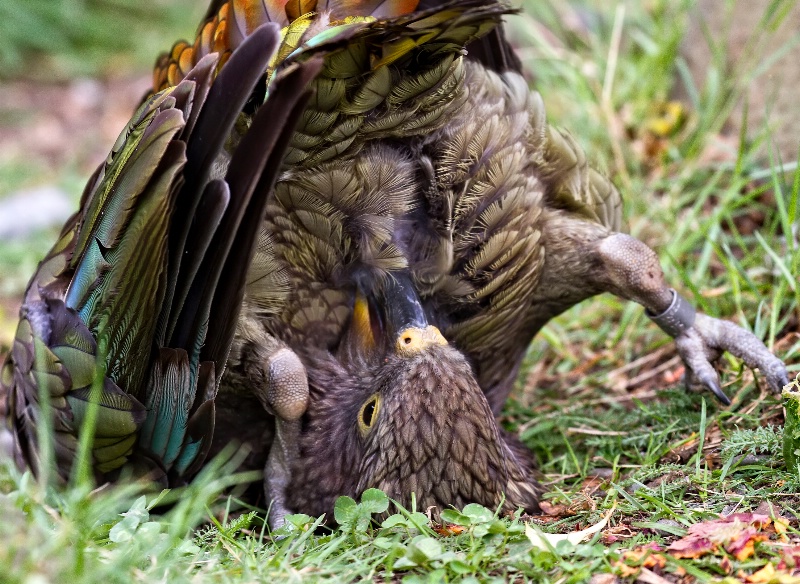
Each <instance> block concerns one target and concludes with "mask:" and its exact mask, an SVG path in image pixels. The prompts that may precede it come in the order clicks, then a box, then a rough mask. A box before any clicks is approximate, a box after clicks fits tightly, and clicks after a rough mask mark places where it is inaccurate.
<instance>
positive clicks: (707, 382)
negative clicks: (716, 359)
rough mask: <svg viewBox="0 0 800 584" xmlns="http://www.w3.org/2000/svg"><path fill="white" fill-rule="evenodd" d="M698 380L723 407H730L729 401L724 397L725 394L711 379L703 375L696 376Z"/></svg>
mask: <svg viewBox="0 0 800 584" xmlns="http://www.w3.org/2000/svg"><path fill="white" fill-rule="evenodd" d="M698 379H700V382H701V383H702V384H703V385H705V386H706V387H707V388H708V389H710V390H711V392H712V393H713V394H714V395H715V396H716V397H717V399H718V400H719V401H721V402H722V403H723V405H726V406H729V405H731V400H730V398H728V396H727V395H725V392H723V391H722V388H721V387H720V386H719V383H717V381H716V380H715V379H711V378H710V377H708V376H705V375H698Z"/></svg>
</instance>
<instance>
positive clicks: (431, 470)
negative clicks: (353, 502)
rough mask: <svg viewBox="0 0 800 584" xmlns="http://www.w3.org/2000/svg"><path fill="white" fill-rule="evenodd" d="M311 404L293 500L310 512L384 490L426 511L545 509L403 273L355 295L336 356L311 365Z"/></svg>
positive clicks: (462, 363) (528, 473)
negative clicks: (473, 507) (450, 508)
mask: <svg viewBox="0 0 800 584" xmlns="http://www.w3.org/2000/svg"><path fill="white" fill-rule="evenodd" d="M308 372H309V382H310V385H311V387H312V398H311V403H310V405H309V409H308V411H307V414H306V417H305V419H304V425H303V432H302V438H301V444H300V450H301V456H300V461H299V464H298V465H297V468H295V469H294V472H293V478H292V483H291V486H290V488H289V490H288V492H287V497H288V500H289V503H290V506H291V507H293V508H295V509H297V510H298V511H303V512H306V513H316V514H320V513H324V512H328V513H330V511H331V510H332V509H333V504H334V502H335V500H336V497H337V496H339V495H350V496H352V497H358V496H359V495H360V494H361V493H362V492H363V491H364V490H366V489H368V488H372V487H374V488H378V489H381V490H382V491H384V492H385V493H386V494H387V495H388V496H389V497H391V498H392V499H394V500H396V501H398V502H400V503H401V504H403V505H405V506H408V505H410V503H411V497H412V493H413V494H414V495H415V496H416V501H417V505H418V507H419V508H422V509H426V508H428V507H430V506H435V507H437V508H438V509H443V508H446V507H448V506H450V505H454V506H456V507H459V508H460V507H462V506H463V505H465V504H467V503H473V502H474V503H480V504H482V505H484V506H487V507H489V508H498V507H500V506H501V504H502V508H503V510H504V511H511V510H515V509H517V508H518V507H522V508H524V509H525V510H527V511H533V510H536V509H538V502H537V501H538V495H539V493H540V490H539V489H540V488H539V485H538V483H537V482H536V480H535V479H534V477H533V470H532V468H531V463H530V461H529V460H526V459H524V458H523V457H522V456H520V455H519V452H518V451H515V450H514V449H513V448H512V447H510V446H509V445H508V444H507V442H506V437H505V436H504V434H503V432H502V431H501V430H500V428H499V427H498V425H497V421H496V420H495V417H494V415H493V414H492V411H491V409H490V408H489V404H488V402H487V401H486V398H485V396H484V394H483V392H482V391H481V388H480V387H479V385H478V383H477V381H476V379H475V375H474V372H473V371H472V367H471V366H470V364H469V362H468V361H467V359H466V358H465V357H464V355H463V354H462V353H460V352H459V351H458V350H457V349H456V348H455V347H453V346H452V345H450V344H448V342H447V341H446V339H445V338H444V336H442V334H441V332H440V331H439V329H437V328H436V327H435V326H434V325H432V324H430V323H429V322H428V321H427V318H426V314H425V311H424V309H423V307H422V304H421V302H420V300H419V298H418V297H417V294H416V292H415V290H414V288H413V286H412V284H411V282H410V280H409V279H408V278H407V277H403V276H395V277H392V278H390V279H387V280H386V281H385V282H383V283H382V284H381V285H380V289H379V290H378V291H376V292H373V293H371V294H363V293H361V292H359V293H358V294H357V295H356V300H355V307H354V310H353V317H352V320H351V323H350V326H349V329H348V331H347V332H346V334H345V335H344V337H343V341H342V345H341V346H340V347H339V350H338V352H337V353H336V354H335V355H334V354H331V353H326V354H319V355H316V356H315V357H314V362H313V363H312V364H311V365H310V366H309V367H308Z"/></svg>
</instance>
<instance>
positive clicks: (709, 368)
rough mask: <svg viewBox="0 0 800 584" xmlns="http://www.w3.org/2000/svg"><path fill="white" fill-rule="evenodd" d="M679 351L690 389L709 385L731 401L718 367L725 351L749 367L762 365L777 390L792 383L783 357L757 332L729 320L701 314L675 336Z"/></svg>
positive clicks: (768, 381)
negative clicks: (767, 345)
mask: <svg viewBox="0 0 800 584" xmlns="http://www.w3.org/2000/svg"><path fill="white" fill-rule="evenodd" d="M675 344H676V345H677V347H678V353H679V354H680V356H681V359H683V362H684V364H685V365H686V377H685V383H686V386H687V387H689V388H690V389H708V390H710V391H711V392H712V393H713V394H714V395H715V396H717V398H718V399H719V400H720V401H721V402H722V403H724V404H725V405H729V404H730V403H731V401H730V399H728V397H727V396H726V395H725V394H724V393H723V391H722V387H721V385H720V379H719V374H718V373H717V371H716V369H714V365H713V363H714V362H716V361H717V360H718V359H719V357H720V356H721V355H722V353H723V352H725V351H727V352H729V353H731V354H732V355H734V356H735V357H738V358H739V359H741V360H742V361H744V362H745V364H746V365H747V366H748V367H751V368H753V369H759V370H760V371H761V373H762V374H763V375H764V376H765V377H766V379H767V385H768V386H769V388H770V389H771V390H772V391H774V392H780V391H781V389H782V388H783V386H784V385H786V384H788V383H789V375H788V373H787V371H786V366H785V365H784V364H783V361H781V360H780V359H778V358H777V357H776V356H775V355H773V354H772V353H770V351H769V350H768V349H767V348H766V347H765V346H764V343H762V342H761V340H759V338H758V337H756V336H755V335H754V334H753V333H750V332H748V331H746V330H744V329H743V328H741V327H739V326H737V325H735V324H733V323H732V322H728V321H725V320H719V319H717V318H712V317H710V316H706V315H704V314H697V315H696V316H695V318H694V322H693V324H692V325H691V326H690V327H688V328H686V330H684V331H683V332H682V333H680V334H678V335H677V336H676V337H675Z"/></svg>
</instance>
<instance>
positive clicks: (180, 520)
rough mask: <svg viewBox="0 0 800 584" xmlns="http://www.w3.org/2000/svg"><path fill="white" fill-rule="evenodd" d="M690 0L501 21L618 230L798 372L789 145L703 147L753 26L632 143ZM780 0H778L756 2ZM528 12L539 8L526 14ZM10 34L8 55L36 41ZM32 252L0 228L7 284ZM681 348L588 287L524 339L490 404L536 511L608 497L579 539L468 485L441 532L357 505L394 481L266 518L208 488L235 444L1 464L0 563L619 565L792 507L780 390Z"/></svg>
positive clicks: (538, 5)
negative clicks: (195, 471)
mask: <svg viewBox="0 0 800 584" xmlns="http://www.w3.org/2000/svg"><path fill="white" fill-rule="evenodd" d="M120 1H121V0H120ZM689 5H690V3H688V2H666V1H651V2H645V3H627V4H620V6H624V8H617V9H616V10H615V9H613V8H600V7H603V6H606V3H601V2H599V1H597V2H590V1H588V0H587V1H585V2H580V1H576V2H571V3H570V4H569V5H567V4H565V3H562V2H555V1H554V0H552V1H540V0H536V1H534V0H528V1H526V2H525V4H524V9H525V10H524V15H523V16H520V17H517V18H516V20H515V21H513V22H512V24H511V25H510V29H511V32H512V34H513V36H514V38H515V39H517V42H518V43H519V44H520V45H521V46H522V51H521V54H522V56H523V58H524V61H525V63H526V66H527V67H528V69H529V71H530V73H531V74H532V77H533V78H534V80H535V83H534V85H535V87H536V88H537V89H538V90H539V91H540V92H541V93H542V94H543V96H544V99H545V104H547V106H548V112H549V116H550V119H551V121H553V122H554V123H556V124H557V125H559V126H561V127H565V128H567V129H570V130H571V131H572V133H573V134H574V135H575V136H576V137H577V139H578V140H579V141H580V142H581V143H582V144H584V146H585V147H586V149H587V151H588V152H589V155H590V158H591V159H592V160H593V161H594V162H595V163H596V164H597V165H598V166H599V167H601V168H603V169H605V170H606V171H607V172H609V173H610V174H611V175H612V176H613V177H614V179H615V181H616V182H617V184H618V185H619V186H620V187H621V189H622V190H623V193H624V195H625V198H626V212H627V217H628V221H629V225H630V231H631V233H632V234H633V235H635V236H636V237H638V238H640V239H642V240H643V241H645V242H646V243H648V244H649V245H651V246H653V247H654V248H655V249H657V250H658V252H659V254H660V257H661V259H662V265H663V266H664V269H665V273H666V275H667V278H668V280H669V281H670V282H672V283H673V285H674V286H675V287H676V288H678V289H680V290H682V291H683V292H684V293H685V295H686V296H688V297H690V298H692V299H693V300H694V301H695V302H696V303H697V305H698V307H699V308H700V309H701V310H703V311H704V312H706V313H708V314H710V315H712V316H719V317H724V318H729V319H732V320H733V321H735V322H737V323H738V324H740V325H741V326H744V327H745V328H747V329H750V330H752V331H753V332H755V333H756V334H757V335H759V336H760V337H761V338H763V339H765V342H766V343H767V344H768V345H769V346H770V347H772V348H773V349H774V350H775V351H776V352H777V353H778V354H779V355H780V356H781V357H782V358H784V359H785V361H786V362H787V363H788V364H790V370H791V371H792V372H793V373H792V374H794V373H796V372H797V371H798V369H799V367H798V362H800V336H798V335H797V332H798V320H799V319H800V289H798V288H800V287H798V284H797V274H798V273H800V249H798V242H797V230H798V224H800V221H799V219H798V198H800V171H797V170H795V169H796V168H797V165H796V164H793V162H792V161H790V162H789V163H788V164H785V165H784V168H781V167H780V166H779V165H778V164H777V163H775V161H776V160H777V158H778V157H777V154H776V153H775V152H772V151H771V150H770V149H769V148H768V147H764V146H765V145H768V142H769V137H768V136H766V137H764V138H763V139H761V140H756V141H754V142H749V141H748V140H747V139H745V138H744V137H740V139H739V142H738V145H737V147H736V148H735V150H734V151H733V152H732V153H731V155H730V156H729V157H728V158H727V159H725V160H724V161H722V162H708V157H707V156H705V155H704V153H705V152H706V149H707V148H708V145H709V143H710V142H711V141H713V140H714V139H715V138H716V136H717V135H718V133H719V131H720V128H721V125H722V123H723V121H724V119H725V116H726V115H727V114H728V113H729V112H730V111H731V107H732V104H733V102H734V100H735V98H736V97H737V96H738V95H739V94H740V92H741V90H742V87H743V86H744V85H745V84H746V83H749V82H752V81H755V82H758V78H757V74H758V73H759V70H758V64H759V63H760V59H761V58H763V57H764V55H759V54H758V51H759V50H760V47H762V44H761V43H762V41H761V40H759V39H758V38H757V39H756V40H754V41H753V48H752V51H751V56H752V59H751V60H750V61H748V62H746V63H743V64H741V65H740V70H738V71H736V72H735V74H726V73H725V72H724V71H723V68H722V65H721V57H722V54H721V50H720V49H719V47H715V51H714V54H715V56H716V58H715V59H714V60H712V68H711V69H710V70H709V72H708V79H709V80H710V81H711V82H710V84H708V85H707V86H706V87H705V88H704V89H702V90H701V89H697V88H692V89H691V90H690V91H689V94H690V99H691V104H690V105H689V107H688V108H687V110H686V115H685V120H684V121H683V123H682V124H676V125H675V127H674V129H673V130H672V131H671V132H670V133H668V135H666V136H664V137H663V138H661V142H660V145H659V148H657V149H656V151H655V152H654V153H653V152H649V153H648V152H646V151H645V150H644V149H643V148H642V146H643V144H644V143H645V142H646V141H647V140H648V139H650V138H652V136H649V135H648V131H649V130H648V128H650V127H651V126H652V123H653V120H654V119H655V120H657V119H658V118H659V116H660V115H661V114H660V113H659V112H660V111H661V110H662V109H663V106H664V104H665V103H666V102H667V101H668V100H669V96H670V95H671V91H672V90H673V88H674V85H675V84H676V82H677V80H678V79H679V78H684V79H686V78H687V73H686V68H685V65H684V64H683V63H682V62H681V61H680V59H678V58H677V57H676V55H677V49H678V44H679V42H680V38H681V34H682V31H683V29H684V25H685V23H686V21H687V18H688V11H689V10H690V6H689ZM787 5H788V3H781V2H776V3H773V11H772V12H771V13H770V14H768V15H765V18H764V21H765V22H766V21H772V20H775V19H776V18H779V17H780V16H781V15H782V14H785V13H784V12H783V11H782V10H783V7H785V6H787ZM568 6H572V7H577V8H576V9H579V10H580V12H579V14H580V15H581V16H582V18H583V23H584V24H583V25H581V26H577V27H576V26H573V25H568V24H564V23H574V22H576V21H575V19H574V18H573V19H570V18H569V17H570V16H571V15H573V16H574V14H573V12H572V10H573V8H568ZM756 17H757V15H756ZM193 18H194V17H193ZM191 23H192V27H190V28H189V30H191V29H192V28H193V26H194V24H193V23H194V20H192V21H191ZM543 27H546V28H547V29H548V30H549V31H550V32H549V33H548V34H541V32H542V30H543ZM763 29H764V31H765V32H763V35H767V34H769V30H770V27H769V26H765V27H763ZM760 34H761V33H760ZM168 44H169V41H167V42H161V43H158V44H157V45H156V46H157V47H158V50H160V49H162V48H164V47H166V46H167V45H168ZM98 46H99V45H98ZM33 48H36V47H33ZM12 49H14V50H18V51H19V54H20V55H21V57H20V58H22V59H25V58H27V57H26V56H27V55H29V54H30V49H31V47H30V46H28V45H25V44H24V43H21V44H20V43H18V44H16V45H15V46H14V47H12ZM37 50H38V49H37ZM98 50H99V49H98ZM70 51H72V49H70V50H69V51H67V52H68V53H69V52H70ZM155 52H157V49H153V53H155ZM73 56H74V54H73ZM54 58H56V57H54ZM93 66H94V67H96V68H95V69H94V70H93V71H94V72H95V73H102V72H103V67H102V66H95V65H93ZM765 154H766V156H767V159H766V160H765V158H764V156H765ZM41 253H42V249H40V248H36V249H33V250H26V249H23V248H15V247H14V246H13V244H6V243H3V245H2V246H0V269H2V270H3V273H4V275H3V283H4V285H5V283H6V282H12V281H14V279H17V280H19V279H21V280H25V279H27V277H28V276H29V274H30V271H31V266H32V262H35V261H36V260H35V259H31V258H38V257H40V255H41ZM675 355H676V353H675V350H674V348H673V346H672V344H671V342H670V341H669V339H667V338H665V336H664V335H663V333H661V332H660V331H659V330H658V329H657V328H656V327H654V326H653V325H652V324H651V323H650V322H649V321H648V319H647V318H646V316H645V315H644V313H643V311H642V309H641V308H640V307H638V306H635V305H630V304H628V303H624V302H622V301H620V300H618V299H616V298H613V297H605V296H604V297H601V298H598V299H595V300H593V301H591V302H589V303H586V304H584V305H581V306H579V307H576V308H574V309H572V310H570V311H568V312H567V313H566V314H564V315H562V316H561V317H559V318H558V319H556V320H555V321H553V322H551V323H550V324H548V326H547V327H546V328H545V330H544V331H543V332H542V334H541V335H540V336H539V337H538V338H537V339H536V340H535V341H534V343H533V344H532V345H531V348H530V351H529V354H528V356H527V359H526V364H525V367H524V368H523V372H522V374H521V375H520V380H519V384H518V388H517V391H516V392H515V394H514V396H513V398H512V400H511V401H510V402H509V404H508V405H507V407H506V410H505V413H504V418H503V421H504V423H505V424H506V425H507V427H508V428H510V429H512V430H513V431H516V432H518V434H519V435H520V436H521V438H522V439H523V441H525V443H526V444H527V445H528V446H529V447H530V448H531V449H532V450H533V452H534V453H535V454H536V456H537V459H538V460H539V461H540V468H541V470H542V472H543V473H544V482H545V484H546V486H547V491H548V493H547V495H546V496H545V501H546V502H547V503H548V504H550V505H552V506H556V507H557V506H563V507H561V508H562V509H566V511H562V512H560V513H558V514H556V515H554V516H553V518H552V519H553V520H552V522H550V523H549V524H547V525H546V526H544V527H542V529H544V530H545V531H552V532H565V531H570V530H574V529H580V528H584V527H586V526H587V525H588V524H593V523H595V522H597V521H599V520H600V518H601V517H602V516H603V515H604V513H606V512H607V511H608V510H609V509H611V508H612V506H614V505H616V508H615V511H614V514H613V516H612V518H611V521H610V524H609V527H608V528H607V529H606V532H605V534H604V535H603V536H602V537H595V538H594V539H592V540H591V541H590V542H588V543H584V544H580V545H577V546H570V545H567V544H559V546H557V547H556V548H555V549H552V550H546V551H542V550H538V549H535V548H534V547H533V546H532V544H531V543H530V541H529V540H528V538H527V537H526V536H525V525H524V522H523V521H522V519H520V518H511V519H510V518H498V517H496V514H495V513H494V512H493V510H486V509H483V508H479V507H477V506H469V507H468V508H466V509H463V510H458V511H459V513H457V512H455V511H453V510H451V511H448V512H447V514H446V515H445V519H446V520H447V521H448V522H449V523H452V524H456V525H457V526H458V527H457V528H456V527H454V528H451V532H457V531H460V533H458V534H453V535H449V536H444V535H441V534H440V533H438V532H436V531H434V530H433V529H432V526H431V524H430V522H429V521H428V519H427V517H426V516H425V515H424V513H422V512H424V511H425V510H424V509H422V510H417V509H410V510H405V509H398V508H396V507H391V511H390V512H391V513H394V514H393V515H391V516H390V517H389V519H387V520H386V521H385V522H383V524H382V525H370V523H369V522H368V521H367V518H368V517H369V516H370V514H371V513H372V512H379V511H381V510H383V509H385V508H386V506H390V505H392V504H391V503H390V502H388V501H386V500H385V499H384V498H382V497H381V496H380V495H379V494H376V493H370V494H369V495H368V496H367V497H366V498H365V499H364V500H362V501H361V503H359V504H356V503H355V502H354V501H348V500H343V501H340V503H339V504H337V513H336V515H337V519H338V520H339V521H340V523H342V527H340V528H336V529H333V530H331V529H327V528H322V527H319V525H320V522H319V520H318V519H317V518H310V517H305V516H294V517H293V518H292V520H291V521H290V524H289V526H288V527H286V528H283V529H282V530H281V531H280V532H279V533H270V532H269V530H267V529H266V528H265V527H264V526H263V521H262V518H263V511H259V510H252V509H250V508H248V507H247V506H245V505H243V504H242V503H241V502H239V501H238V500H237V499H236V497H235V495H234V496H230V497H226V496H220V493H222V492H223V491H224V490H225V489H227V488H230V486H231V485H232V484H234V483H236V482H238V481H241V480H244V478H246V477H242V476H237V475H236V474H235V463H236V457H235V456H232V457H231V458H229V459H225V460H218V461H215V462H214V463H213V465H211V466H209V467H208V468H207V470H206V471H205V472H204V473H203V474H202V475H201V476H200V477H198V479H197V480H196V481H194V482H193V483H192V485H190V486H189V487H187V488H185V489H184V490H180V491H172V492H169V493H163V494H159V493H154V492H146V491H142V490H141V488H139V487H136V486H123V487H115V488H107V487H106V488H103V489H100V490H99V491H90V490H89V488H88V487H86V486H85V485H78V486H75V487H73V488H70V489H67V490H62V489H56V488H53V487H52V486H50V485H41V484H39V483H37V482H36V481H34V480H33V478H32V477H31V476H30V475H29V474H24V475H20V474H19V473H18V472H17V471H16V470H14V469H13V468H11V467H10V466H9V465H5V466H2V467H0V517H2V518H3V520H2V521H0V541H2V542H3V544H2V545H0V566H5V567H7V568H4V569H3V570H2V573H0V581H3V582H5V581H8V582H38V581H65V582H95V581H97V582H131V581H148V582H149V581H169V582H184V581H187V582H188V581H192V582H207V581H210V582H242V581H257V580H263V581H303V582H305V581H316V580H334V581H353V580H378V581H387V582H391V581H397V580H402V581H403V582H439V581H442V580H448V581H465V582H470V581H475V582H483V581H492V579H494V580H496V581H498V582H505V581H509V580H513V581H533V582H586V581H588V580H589V578H590V577H591V576H592V575H593V574H597V573H602V572H615V571H616V572H617V573H619V570H620V568H619V565H618V564H617V563H616V562H617V561H618V560H619V559H620V557H621V554H622V551H623V550H624V549H631V548H635V547H636V546H638V545H641V544H643V543H645V542H648V541H657V542H661V543H662V544H666V543H669V542H670V541H672V540H674V539H675V538H676V537H677V536H678V535H682V534H684V533H685V532H686V530H687V529H688V527H689V526H690V525H692V524H694V523H697V522H699V521H703V520H707V519H709V518H713V517H716V514H717V513H720V512H726V513H729V512H731V511H740V512H743V511H753V510H755V509H759V508H761V509H763V503H764V502H765V501H769V502H771V503H772V504H773V505H774V508H775V509H776V510H777V511H788V512H796V511H795V510H796V509H798V508H800V497H798V495H797V493H798V492H800V477H797V476H793V475H790V474H789V473H787V472H786V471H785V465H784V463H783V459H782V456H781V441H782V428H781V423H782V413H781V407H780V402H779V399H778V398H777V397H776V396H772V395H769V394H768V393H767V392H766V391H764V390H763V389H761V387H760V386H759V385H758V384H757V383H756V380H755V378H754V375H753V373H752V372H751V371H749V370H747V369H746V368H743V367H742V366H741V364H740V363H739V362H737V361H736V360H735V359H732V358H729V357H726V358H724V359H723V372H722V375H723V382H724V384H725V390H726V392H727V393H728V395H730V396H731V397H732V398H733V402H734V403H733V405H732V406H730V407H728V408H720V407H719V406H718V405H717V404H716V403H715V402H713V401H712V399H713V398H711V397H710V396H709V395H695V394H687V393H686V392H685V391H684V390H683V389H681V388H680V387H677V386H676V385H677V375H676V374H677V373H679V369H680V363H679V362H678V361H677V360H676V359H675ZM630 363H633V365H629V364H630ZM654 371H655V372H656V373H653V372H654ZM593 477H598V478H597V479H594V478H593ZM142 497H144V499H142ZM169 501H172V502H174V505H172V506H169V505H165V502H169ZM797 529H798V525H797V523H796V522H795V523H793V524H790V526H789V528H788V532H787V534H786V537H787V538H788V539H789V541H791V542H794V544H795V545H797V543H798V541H800V539H799V538H800V534H799V533H798V531H797ZM774 539H775V538H774V537H773V540H774ZM782 553H783V552H782V551H781V548H779V547H777V546H775V545H771V544H769V543H768V542H762V543H759V544H757V545H756V548H755V553H754V555H752V556H751V557H749V558H747V559H745V560H741V561H740V560H736V559H735V558H732V557H731V556H730V554H727V555H726V554H712V555H706V556H704V557H701V558H699V559H696V560H676V559H669V560H668V562H667V565H666V567H665V571H666V572H667V573H670V572H675V571H680V570H681V569H682V570H685V571H687V572H688V573H689V574H691V575H692V576H693V577H694V578H695V579H696V580H697V581H700V582H711V581H721V579H722V578H723V577H724V576H725V574H726V573H732V574H735V573H736V570H739V569H741V570H744V571H745V572H746V573H752V572H754V571H756V570H758V569H759V568H761V567H762V566H764V565H765V564H767V563H772V564H774V565H777V564H778V562H779V560H780V558H781V557H782V556H781V554H782ZM726 562H728V563H731V565H732V566H733V567H732V568H730V569H726V566H727V565H728V564H727V563H726ZM629 563H630V561H629ZM628 581H630V579H628Z"/></svg>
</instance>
